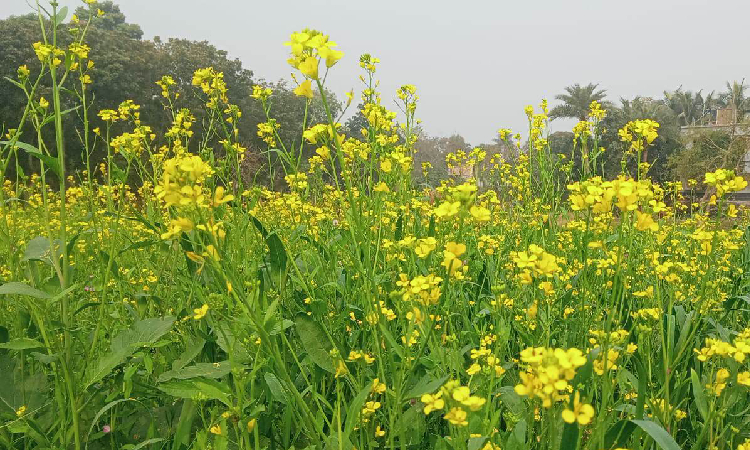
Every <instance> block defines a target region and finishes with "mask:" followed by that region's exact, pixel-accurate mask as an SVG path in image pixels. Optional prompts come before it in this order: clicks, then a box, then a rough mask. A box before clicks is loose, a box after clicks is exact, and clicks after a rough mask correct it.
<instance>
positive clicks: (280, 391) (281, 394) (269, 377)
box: [263, 372, 289, 405]
mask: <svg viewBox="0 0 750 450" xmlns="http://www.w3.org/2000/svg"><path fill="white" fill-rule="evenodd" d="M263 379H264V380H265V381H266V384H267V385H268V389H269V390H270V391H271V395H272V396H273V398H274V399H275V400H276V401H278V402H280V403H282V404H284V405H287V404H289V397H287V395H286V390H285V389H284V386H282V385H281V382H280V381H279V379H278V378H276V375H274V374H272V373H270V372H266V374H265V375H263Z"/></svg>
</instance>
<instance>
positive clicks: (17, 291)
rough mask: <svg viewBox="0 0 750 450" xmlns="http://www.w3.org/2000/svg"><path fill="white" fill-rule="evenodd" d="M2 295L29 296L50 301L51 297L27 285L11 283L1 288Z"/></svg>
mask: <svg viewBox="0 0 750 450" xmlns="http://www.w3.org/2000/svg"><path fill="white" fill-rule="evenodd" d="M0 295H28V296H29V297H34V298H42V299H50V298H52V296H51V295H49V294H47V293H46V292H42V291H40V290H39V289H36V288H33V287H31V286H29V285H28V284H26V283H20V282H18V281H11V282H10V283H5V284H4V285H2V286H0Z"/></svg>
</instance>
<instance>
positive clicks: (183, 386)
mask: <svg viewBox="0 0 750 450" xmlns="http://www.w3.org/2000/svg"><path fill="white" fill-rule="evenodd" d="M157 387H158V388H159V390H160V391H163V392H166V393H167V394H169V395H171V396H172V397H178V398H185V399H191V400H193V399H209V400H219V401H220V402H222V403H224V404H225V405H227V406H229V407H231V406H232V404H231V402H230V400H229V397H230V396H231V395H232V391H231V389H229V387H227V385H225V384H223V383H219V382H218V381H214V380H209V379H208V378H195V379H192V380H178V381H168V382H166V383H162V384H160V385H159V386H157Z"/></svg>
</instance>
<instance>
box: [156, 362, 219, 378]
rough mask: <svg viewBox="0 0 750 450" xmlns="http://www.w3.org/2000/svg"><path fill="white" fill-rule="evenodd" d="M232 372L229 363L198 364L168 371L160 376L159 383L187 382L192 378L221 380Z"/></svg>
mask: <svg viewBox="0 0 750 450" xmlns="http://www.w3.org/2000/svg"><path fill="white" fill-rule="evenodd" d="M231 371H232V366H231V364H229V361H222V362H217V363H197V364H193V365H192V366H187V367H183V368H180V369H173V370H168V371H166V372H164V373H163V374H161V375H160V376H159V382H164V381H169V380H172V379H177V380H187V379H190V378H197V377H206V378H221V377H223V376H225V375H227V374H229V372H231Z"/></svg>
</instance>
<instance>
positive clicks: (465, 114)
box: [0, 0, 750, 145]
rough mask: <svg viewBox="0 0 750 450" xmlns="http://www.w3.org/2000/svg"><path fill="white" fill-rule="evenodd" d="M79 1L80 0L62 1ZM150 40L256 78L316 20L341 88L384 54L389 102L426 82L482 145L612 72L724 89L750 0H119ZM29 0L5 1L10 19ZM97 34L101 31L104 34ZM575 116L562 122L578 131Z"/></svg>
mask: <svg viewBox="0 0 750 450" xmlns="http://www.w3.org/2000/svg"><path fill="white" fill-rule="evenodd" d="M43 1H46V0H43ZM58 1H59V3H60V4H61V5H68V6H71V7H74V6H77V5H79V4H81V1H80V0H58ZM116 3H118V4H119V5H120V8H121V10H122V12H123V13H124V14H125V15H126V17H127V21H128V22H130V23H137V24H139V25H140V26H141V28H142V29H143V31H144V38H147V39H150V38H152V37H154V36H160V37H161V38H162V39H166V38H169V37H180V38H188V39H193V40H207V41H209V42H211V43H212V44H214V45H215V46H216V47H218V48H220V49H223V50H226V51H228V52H229V56H230V57H232V58H239V59H240V60H241V61H242V63H243V66H244V67H246V68H249V69H251V70H252V71H253V72H254V73H255V76H256V77H260V78H264V79H266V80H277V79H280V78H283V79H287V80H289V79H290V73H291V71H292V68H291V67H290V66H289V65H288V64H287V63H286V59H287V58H288V47H284V46H283V43H284V42H285V41H287V40H288V38H289V35H290V34H291V33H292V32H293V31H296V30H300V29H303V28H306V27H309V28H314V29H318V30H321V31H323V32H324V33H326V34H328V35H330V37H331V39H332V40H334V41H336V42H337V43H338V44H339V47H338V48H339V50H342V51H344V53H345V56H344V58H343V59H342V60H341V61H339V63H338V64H337V65H336V66H334V67H333V68H332V69H331V71H330V73H329V76H328V81H327V87H328V88H330V89H332V90H333V91H334V92H336V94H337V95H338V97H339V98H340V99H343V98H344V93H345V92H347V91H349V90H350V89H352V88H353V89H355V91H356V92H359V91H360V90H361V89H362V87H363V86H362V84H361V82H360V81H359V80H358V76H359V74H360V73H362V72H361V69H360V68H359V64H358V61H359V55H360V54H362V53H370V54H372V55H373V56H376V57H378V58H380V60H381V64H380V67H379V69H378V72H377V76H378V79H379V80H380V91H381V93H382V98H383V102H384V104H386V106H387V107H388V108H389V109H392V110H395V109H396V106H395V104H394V103H393V101H392V99H394V98H395V93H396V90H397V89H398V87H399V86H401V85H403V84H414V85H415V86H416V87H417V90H418V95H419V97H420V103H419V106H418V108H417V117H418V118H419V119H421V120H422V121H423V127H424V129H425V131H426V132H427V133H429V134H430V135H433V136H450V135H452V134H454V133H459V134H461V135H462V136H464V137H465V138H466V139H467V141H468V142H470V143H471V144H473V145H478V144H480V143H485V142H490V141H491V140H492V139H493V138H494V137H495V136H496V133H497V130H498V129H499V128H512V129H513V130H515V131H521V132H523V131H524V130H525V129H526V128H527V124H526V117H525V115H524V113H523V109H524V106H526V105H528V104H533V105H538V104H539V103H540V101H541V100H542V99H543V98H547V99H549V101H550V103H551V104H552V105H554V104H556V102H555V100H554V96H555V95H556V94H559V93H561V92H563V90H564V88H565V86H569V85H571V84H574V83H580V84H587V83H589V82H593V83H599V85H600V87H601V88H604V89H606V90H607V94H608V99H609V100H613V101H616V100H618V99H619V98H620V97H625V98H632V97H634V96H636V95H642V96H651V97H661V96H662V92H663V91H664V90H674V89H676V88H678V87H679V86H682V87H683V88H684V89H690V90H699V89H703V90H704V92H710V91H712V90H717V91H721V90H722V89H723V88H724V85H725V82H726V81H728V80H741V79H743V78H744V77H745V76H750V58H748V57H747V53H746V52H747V48H748V47H747V44H748V42H749V39H748V34H747V28H746V26H747V23H748V18H750V1H747V0H701V1H699V0H627V1H623V0H535V1H528V0H516V1H512V2H511V1H507V0H481V1H476V0H462V1H455V0H453V1H443V0H398V1H396V0H378V1H360V0H308V1H297V0H263V1H259V0H211V1H206V0H119V1H117V0H116ZM30 10H31V9H30V7H29V6H28V4H27V0H0V18H5V17H7V16H9V15H13V14H24V13H27V12H29V11H30ZM91 45H94V46H95V45H96V43H91ZM572 124H573V122H571V121H555V122H553V124H552V127H551V128H552V130H553V131H556V130H566V129H569V128H570V127H571V126H572Z"/></svg>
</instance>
